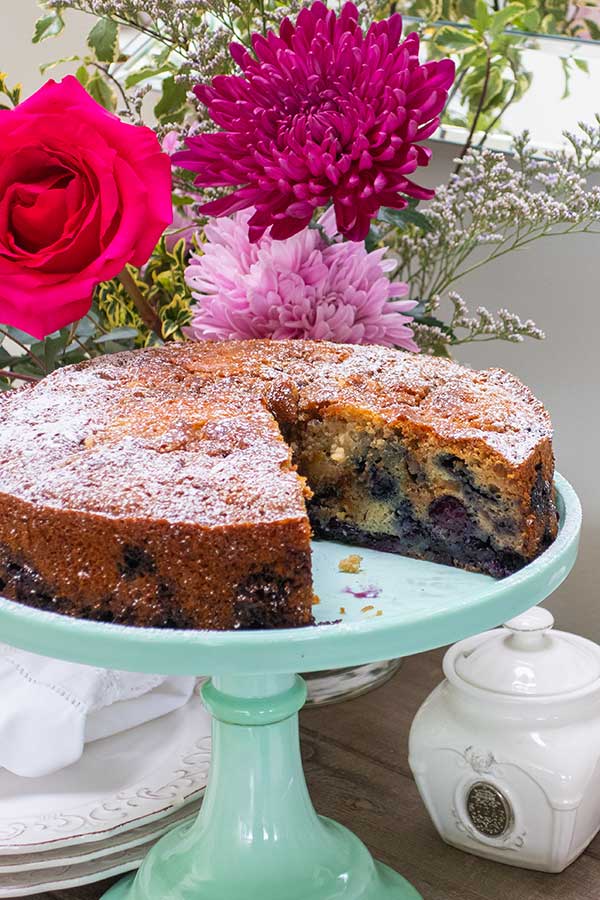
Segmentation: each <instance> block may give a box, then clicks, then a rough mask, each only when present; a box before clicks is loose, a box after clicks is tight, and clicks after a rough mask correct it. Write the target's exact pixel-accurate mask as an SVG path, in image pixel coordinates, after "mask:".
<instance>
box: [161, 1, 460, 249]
mask: <svg viewBox="0 0 600 900" xmlns="http://www.w3.org/2000/svg"><path fill="white" fill-rule="evenodd" d="M401 32H402V18H401V16H399V15H397V14H396V15H393V16H391V17H390V18H389V19H386V20H384V21H381V22H374V23H373V24H372V25H371V27H370V28H369V30H368V31H367V32H366V34H364V33H363V31H362V29H361V28H360V27H359V25H358V11H357V9H356V7H355V6H354V4H353V3H346V4H345V6H344V7H343V9H342V11H341V13H340V15H339V16H336V14H335V12H333V11H332V10H328V9H327V7H326V6H325V4H324V3H321V2H316V3H313V5H312V6H311V7H310V8H307V9H303V10H302V11H301V12H300V14H299V16H298V20H297V23H296V25H295V26H294V25H293V24H292V23H291V22H290V20H289V19H284V21H283V22H282V23H281V27H280V30H279V35H277V34H275V33H274V32H268V33H267V35H266V37H263V36H262V35H259V34H254V35H253V39H252V43H253V47H254V52H255V55H256V58H254V57H253V56H251V55H250V54H249V53H248V52H247V51H246V50H245V49H244V48H243V47H242V46H240V45H239V44H232V45H231V55H232V56H233V58H234V60H235V61H236V62H237V63H238V65H239V66H240V68H241V69H242V70H243V73H244V74H243V75H241V76H237V75H219V76H217V77H216V78H214V79H213V81H212V85H211V86H207V85H198V86H197V87H196V88H195V92H196V95H197V96H198V98H199V99H200V100H201V101H202V102H203V103H204V104H206V106H207V107H208V111H209V113H210V115H211V117H212V119H213V120H214V121H215V122H216V124H217V125H219V126H220V127H221V129H222V131H220V132H219V133H217V134H201V135H197V136H195V137H191V138H188V139H187V141H186V143H187V149H186V150H183V151H181V152H180V153H177V154H176V155H175V157H174V161H175V162H176V163H177V164H178V165H181V166H184V167H185V168H187V169H190V170H192V171H193V172H197V173H198V176H197V178H196V184H197V185H200V186H204V187H209V186H213V187H214V186H223V187H236V188H237V189H236V190H234V191H233V193H231V194H229V195H228V196H226V197H223V198H220V199H219V200H215V201H213V202H211V203H207V204H206V205H205V207H204V212H205V213H206V214H207V215H212V216H222V215H227V214H229V213H232V212H235V211H237V210H241V209H246V208H248V207H250V206H253V207H254V208H255V212H254V215H253V216H252V220H251V222H250V237H251V240H252V241H256V240H258V239H259V238H260V237H261V236H262V235H263V234H264V232H265V231H266V229H267V228H268V227H271V236H272V237H273V238H277V239H281V238H287V237H290V236H291V235H293V234H296V233H297V232H299V231H301V230H302V229H303V228H304V227H305V226H307V225H308V224H309V222H310V221H311V218H312V215H313V213H314V211H315V209H317V208H319V207H323V206H325V205H327V204H328V202H329V201H330V200H332V201H333V204H334V207H335V214H336V219H337V226H338V230H339V232H340V233H341V234H342V235H344V237H346V238H349V239H351V240H355V241H359V240H363V239H364V238H365V237H366V235H367V232H368V230H369V223H370V221H371V219H372V218H373V216H375V215H376V213H377V211H378V209H379V208H380V207H381V206H389V207H393V208H395V209H401V208H402V207H404V206H406V202H407V201H406V198H405V196H403V195H406V194H408V195H410V196H412V197H419V198H425V199H429V198H431V197H432V196H433V191H430V190H426V189H425V188H422V187H419V186H418V185H416V184H414V183H413V182H412V181H410V180H409V179H408V178H407V176H408V175H409V174H410V173H411V172H414V171H415V169H416V168H417V167H418V166H425V165H427V164H428V162H429V157H430V151H429V150H428V149H427V148H425V147H421V146H419V145H418V144H417V142H418V141H422V140H424V139H425V138H427V137H429V136H430V135H431V134H432V133H433V132H434V131H435V129H436V128H437V126H438V123H439V113H440V112H441V110H442V109H443V107H444V104H445V102H446V97H447V92H448V88H449V87H450V85H451V84H452V80H453V78H454V64H453V63H452V62H451V60H449V59H444V60H440V61H433V62H428V63H426V64H425V65H421V64H420V63H419V38H418V36H417V35H416V34H409V35H408V37H407V38H406V39H405V40H404V41H401V40H400V38H401Z"/></svg>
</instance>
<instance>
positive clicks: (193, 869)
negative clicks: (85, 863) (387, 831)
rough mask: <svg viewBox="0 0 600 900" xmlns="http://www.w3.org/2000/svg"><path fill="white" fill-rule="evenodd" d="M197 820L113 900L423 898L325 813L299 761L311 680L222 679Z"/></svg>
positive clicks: (213, 688)
mask: <svg viewBox="0 0 600 900" xmlns="http://www.w3.org/2000/svg"><path fill="white" fill-rule="evenodd" d="M202 694H203V697H204V701H205V703H206V705H207V707H208V708H209V710H210V711H211V713H212V716H213V744H212V764H211V772H210V780H209V785H208V788H207V791H206V795H205V797H204V802H203V804H202V809H201V811H200V814H199V816H198V819H197V820H196V821H195V822H194V823H192V824H191V825H190V824H188V825H183V826H181V827H180V828H177V829H175V830H174V831H172V832H170V833H169V834H167V835H166V836H165V837H163V838H162V839H161V840H160V841H158V843H157V844H156V845H155V846H154V847H153V848H152V850H150V852H149V853H148V855H147V857H146V859H145V860H144V862H143V863H142V865H141V867H140V869H139V871H138V873H137V874H136V875H135V877H131V876H130V877H128V878H126V879H124V880H123V881H121V882H119V883H118V884H116V885H115V886H114V887H112V888H111V889H110V890H109V891H108V892H107V893H106V894H105V895H104V900H420V896H419V894H418V893H417V892H416V891H415V889H414V888H413V887H411V885H410V884H408V882H407V881H405V880H404V878H402V877H401V876H400V875H398V874H396V873H395V872H393V871H392V870H391V869H389V868H388V867H387V866H384V865H383V864H382V863H377V862H375V861H374V860H373V858H372V856H371V854H370V853H369V851H368V850H367V848H366V847H365V845H364V844H363V843H362V842H361V841H360V840H359V839H358V838H357V837H356V836H355V835H354V834H352V832H350V831H348V830H347V829H346V828H344V827H342V826H341V825H339V824H337V822H333V821H331V820H330V819H325V818H323V817H321V816H318V815H317V814H316V812H315V810H314V808H313V805H312V803H311V800H310V797H309V794H308V790H307V787H306V782H305V780H304V773H303V771H302V762H301V758H300V742H299V736H298V710H299V709H300V708H301V707H302V705H303V704H304V702H305V700H306V686H305V684H304V681H303V680H302V679H301V678H300V677H298V676H293V675H271V676H269V675H254V676H241V675H223V676H219V677H215V678H213V680H212V681H209V682H207V683H206V684H205V685H204V686H203V688H202Z"/></svg>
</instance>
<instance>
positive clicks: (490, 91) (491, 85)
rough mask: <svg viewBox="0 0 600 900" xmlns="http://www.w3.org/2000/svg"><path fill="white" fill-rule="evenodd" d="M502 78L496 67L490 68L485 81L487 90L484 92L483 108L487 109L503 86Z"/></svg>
mask: <svg viewBox="0 0 600 900" xmlns="http://www.w3.org/2000/svg"><path fill="white" fill-rule="evenodd" d="M504 84H505V82H504V79H503V78H502V75H501V74H500V72H499V71H498V69H492V70H491V71H490V77H489V79H488V83H487V90H486V92H485V98H484V104H483V108H484V109H488V108H489V107H490V106H492V105H493V103H494V101H495V99H496V97H498V96H499V95H500V94H501V93H502V90H503V88H504Z"/></svg>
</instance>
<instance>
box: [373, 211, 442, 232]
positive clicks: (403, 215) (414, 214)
mask: <svg viewBox="0 0 600 900" xmlns="http://www.w3.org/2000/svg"><path fill="white" fill-rule="evenodd" d="M378 219H379V220H380V221H382V222H388V223H389V224H390V225H394V226H395V227H396V228H401V229H403V228H406V226H407V225H416V226H417V228H420V229H421V231H426V232H428V231H433V225H432V224H431V222H430V221H429V219H428V218H427V216H425V215H423V213H421V212H418V211H417V210H416V209H414V207H410V206H407V207H405V208H404V209H390V208H389V207H383V208H382V209H380V210H379V215H378Z"/></svg>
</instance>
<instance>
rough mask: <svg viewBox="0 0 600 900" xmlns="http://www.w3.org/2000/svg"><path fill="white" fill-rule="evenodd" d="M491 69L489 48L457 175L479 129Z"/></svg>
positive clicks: (456, 169)
mask: <svg viewBox="0 0 600 900" xmlns="http://www.w3.org/2000/svg"><path fill="white" fill-rule="evenodd" d="M491 71H492V57H491V55H490V51H489V50H488V53H487V63H486V66H485V79H484V81H483V87H482V89H481V94H480V95H479V103H478V104H477V109H476V111H475V115H474V116H473V122H472V124H471V130H470V132H469V136H468V138H467V140H466V141H465V145H464V147H463V148H462V150H461V151H460V153H459V155H458V162H457V164H456V168H455V169H454V174H455V175H456V174H457V172H459V171H460V167H461V166H462V162H461V160H462V158H463V157H464V155H465V153H466V152H467V150H469V148H470V147H471V144H472V143H473V138H474V136H475V131H476V129H477V123H478V122H479V116H480V115H481V113H482V110H483V104H484V103H485V99H486V94H487V89H488V84H489V82H490V74H491Z"/></svg>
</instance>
